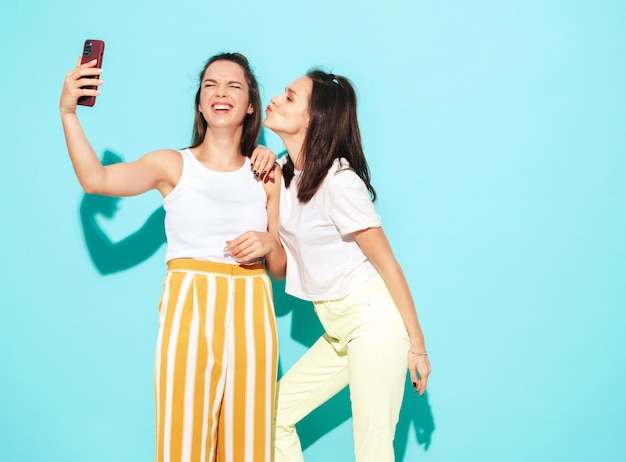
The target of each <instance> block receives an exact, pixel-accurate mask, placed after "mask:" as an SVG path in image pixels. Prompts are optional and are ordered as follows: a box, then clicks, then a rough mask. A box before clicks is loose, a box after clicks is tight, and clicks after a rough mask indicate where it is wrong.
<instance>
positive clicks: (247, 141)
mask: <svg viewBox="0 0 626 462" xmlns="http://www.w3.org/2000/svg"><path fill="white" fill-rule="evenodd" d="M216 61H230V62H233V63H235V64H239V65H240V66H241V68H242V69H243V73H244V75H245V76H246V81H247V83H248V99H249V100H250V104H251V105H252V108H253V109H254V112H253V113H252V114H248V115H247V116H246V118H245V119H244V121H243V132H242V135H241V153H242V154H243V155H245V156H247V157H250V156H251V155H252V151H253V150H254V148H255V147H256V143H257V140H258V139H259V134H260V133H261V96H260V94H259V84H258V82H257V80H256V77H255V76H254V72H253V71H252V68H251V67H250V64H249V63H248V58H246V57H245V56H244V55H242V54H241V53H220V54H217V55H215V56H212V57H211V58H209V60H208V61H207V62H206V64H205V65H204V68H203V69H202V72H200V82H199V84H198V91H196V98H195V101H194V114H195V117H194V126H193V135H192V138H191V139H192V141H191V146H190V147H192V148H195V147H196V146H199V145H200V144H202V141H203V140H204V135H205V134H206V129H207V123H206V120H204V117H203V116H202V114H201V113H200V110H199V109H198V106H199V105H200V90H201V89H202V79H203V78H204V73H205V72H206V70H207V68H208V67H209V66H210V65H211V64H213V63H214V62H216Z"/></svg>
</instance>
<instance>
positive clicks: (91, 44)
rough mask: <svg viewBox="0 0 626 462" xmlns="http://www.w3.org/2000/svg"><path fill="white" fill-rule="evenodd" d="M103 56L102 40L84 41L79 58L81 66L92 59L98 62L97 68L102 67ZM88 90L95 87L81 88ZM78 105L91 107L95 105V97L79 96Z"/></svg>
mask: <svg viewBox="0 0 626 462" xmlns="http://www.w3.org/2000/svg"><path fill="white" fill-rule="evenodd" d="M103 56H104V42H103V41H102V40H90V39H87V40H85V44H84V45H83V56H82V58H81V64H84V63H88V62H89V61H92V60H94V59H97V60H98V64H96V67H97V68H101V67H102V57H103ZM83 88H89V89H95V88H96V87H95V86H89V87H83ZM78 104H80V105H81V106H93V105H94V104H96V97H95V96H81V97H80V98H78Z"/></svg>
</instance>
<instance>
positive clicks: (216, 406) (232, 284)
mask: <svg viewBox="0 0 626 462" xmlns="http://www.w3.org/2000/svg"><path fill="white" fill-rule="evenodd" d="M159 310H160V327H159V335H158V339H157V351H156V359H155V382H154V386H155V401H156V434H157V448H156V456H155V460H156V461H157V462H213V461H215V462H269V461H270V460H271V438H272V424H273V412H274V393H275V384H276V372H277V363H278V341H277V333H276V320H275V314H274V306H273V301H272V288H271V283H270V280H269V277H268V276H267V274H266V272H265V270H264V268H263V265H262V264H257V265H254V266H247V267H243V266H238V265H230V264H225V263H213V262H203V261H198V260H187V259H176V260H172V261H170V262H169V263H168V272H167V274H166V276H165V281H164V291H163V296H162V299H161V303H160V305H159Z"/></svg>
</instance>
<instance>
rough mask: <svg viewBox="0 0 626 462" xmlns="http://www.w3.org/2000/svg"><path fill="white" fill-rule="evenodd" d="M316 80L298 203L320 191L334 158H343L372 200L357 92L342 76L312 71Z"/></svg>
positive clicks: (287, 168)
mask: <svg viewBox="0 0 626 462" xmlns="http://www.w3.org/2000/svg"><path fill="white" fill-rule="evenodd" d="M306 75H307V77H309V78H310V79H311V80H312V81H313V88H312V90H311V99H310V100H309V127H308V128H307V132H306V136H305V139H304V145H303V147H302V152H301V153H300V156H302V157H301V159H302V166H303V167H302V174H301V175H300V177H299V178H298V180H297V181H298V200H299V201H300V202H302V203H306V202H308V201H310V200H311V198H312V197H313V195H315V193H316V192H317V190H318V189H319V187H320V184H321V183H322V181H323V180H324V178H325V177H326V174H327V173H328V170H329V169H330V168H331V166H332V164H333V162H334V160H335V159H340V158H344V159H346V160H347V161H348V163H349V164H350V166H349V167H348V168H350V169H352V170H354V172H355V173H356V174H357V175H358V176H359V178H361V180H363V182H364V183H365V186H366V187H367V189H368V191H369V193H370V196H371V199H372V201H375V200H376V191H375V190H374V187H373V186H372V185H371V183H370V171H369V167H368V165H367V160H366V159H365V154H364V153H363V146H362V144H361V132H360V130H359V123H358V120H357V108H356V93H355V91H354V88H353V86H352V84H351V82H350V81H349V80H348V79H347V78H345V77H342V76H340V75H334V74H329V73H327V72H324V71H321V70H319V69H313V70H311V71H309V72H308V73H307V74H306ZM293 172H294V165H293V162H292V160H291V158H287V162H286V163H285V165H284V167H283V174H284V178H285V184H286V185H287V187H289V184H290V183H291V180H292V179H293V176H294V175H293Z"/></svg>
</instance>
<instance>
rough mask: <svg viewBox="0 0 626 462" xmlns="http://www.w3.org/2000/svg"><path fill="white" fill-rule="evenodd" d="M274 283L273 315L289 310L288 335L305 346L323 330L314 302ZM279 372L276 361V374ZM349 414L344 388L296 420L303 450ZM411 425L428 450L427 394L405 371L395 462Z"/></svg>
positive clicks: (402, 451) (403, 451)
mask: <svg viewBox="0 0 626 462" xmlns="http://www.w3.org/2000/svg"><path fill="white" fill-rule="evenodd" d="M273 284H274V287H273V290H274V305H275V307H276V316H278V317H280V316H285V315H287V314H289V312H291V338H292V339H293V340H294V341H296V342H298V343H300V344H302V345H304V346H305V347H307V348H308V347H310V346H311V345H313V343H314V342H315V341H316V340H317V339H318V338H319V337H320V336H321V335H322V334H323V333H324V330H323V328H322V325H321V324H320V322H319V320H318V318H317V316H316V314H315V312H314V311H313V305H312V304H311V303H310V302H307V301H304V300H300V299H298V298H295V297H292V296H290V295H288V294H286V293H285V286H284V281H283V282H280V283H277V282H275V281H274V282H273ZM282 373H283V370H282V367H281V364H280V362H279V371H278V375H279V377H280V376H282ZM351 415H352V413H351V410H350V394H349V391H348V387H346V388H344V389H343V390H341V391H340V392H339V393H338V394H337V395H335V396H334V397H333V398H331V399H330V400H328V401H327V402H326V403H324V404H323V405H322V406H320V407H319V408H317V409H316V410H314V411H313V412H311V414H309V415H308V416H306V417H305V418H304V419H302V421H300V422H299V423H298V425H297V429H298V436H299V437H300V442H301V444H302V449H303V450H304V449H306V448H307V447H309V446H311V445H312V444H314V443H315V442H316V441H317V440H319V439H320V438H321V437H322V436H324V435H326V434H328V433H330V432H331V431H333V430H334V429H335V428H337V427H339V426H340V425H341V424H343V423H344V422H346V421H347V420H349V419H350V418H351ZM412 428H413V429H414V431H415V441H416V442H417V444H418V445H421V446H423V447H424V450H426V451H427V450H428V448H429V447H430V443H431V439H432V435H433V433H434V431H435V424H434V419H433V414H432V411H431V408H430V405H429V404H428V393H425V394H424V396H419V395H418V394H416V393H415V392H414V391H413V386H412V385H411V380H410V377H409V375H408V373H407V379H406V383H405V387H404V400H403V404H402V409H401V411H400V418H399V421H398V425H397V427H396V436H395V440H394V449H395V453H396V461H402V460H404V457H405V455H406V451H407V446H408V443H409V439H410V438H411V437H412V436H411V429H412Z"/></svg>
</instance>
